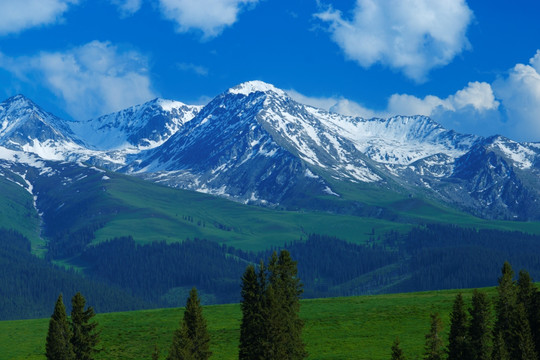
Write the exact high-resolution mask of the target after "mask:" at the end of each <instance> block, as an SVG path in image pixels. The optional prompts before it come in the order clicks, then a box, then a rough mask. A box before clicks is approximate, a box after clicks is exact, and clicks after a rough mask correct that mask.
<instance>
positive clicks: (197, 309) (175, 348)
mask: <svg viewBox="0 0 540 360" xmlns="http://www.w3.org/2000/svg"><path fill="white" fill-rule="evenodd" d="M211 355H212V352H211V351H210V334H209V333H208V328H207V326H206V320H205V318H204V317H203V314H202V306H201V302H200V300H199V296H198V294H197V289H195V288H193V289H191V291H190V292H189V297H188V299H187V303H186V310H185V311H184V317H183V320H182V325H181V328H180V329H178V330H176V331H175V332H174V336H173V342H172V345H171V350H170V351H169V356H168V359H169V360H188V359H189V360H207V359H209V358H210V356H211Z"/></svg>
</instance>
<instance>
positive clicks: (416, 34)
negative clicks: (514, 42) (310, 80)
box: [315, 0, 473, 81]
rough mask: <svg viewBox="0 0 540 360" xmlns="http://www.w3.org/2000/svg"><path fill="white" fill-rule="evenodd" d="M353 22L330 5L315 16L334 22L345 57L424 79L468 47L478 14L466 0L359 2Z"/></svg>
mask: <svg viewBox="0 0 540 360" xmlns="http://www.w3.org/2000/svg"><path fill="white" fill-rule="evenodd" d="M353 13H354V16H353V18H352V20H349V19H346V18H344V16H343V14H342V13H341V12H340V11H338V10H334V9H333V8H332V7H329V8H328V9H327V10H326V11H324V12H321V13H318V14H316V15H315V16H316V17H318V18H319V19H321V20H323V21H325V22H328V23H329V24H330V32H331V34H332V39H333V40H334V41H335V42H336V43H337V44H338V45H339V46H340V47H341V48H342V50H343V51H344V52H345V54H346V56H347V57H348V58H350V59H352V60H354V61H356V62H358V64H360V65H361V66H362V67H365V68H368V67H370V66H372V65H374V64H376V63H381V64H383V65H386V66H389V67H390V68H393V69H398V70H401V71H403V72H404V73H405V75H406V76H408V77H409V78H412V79H414V80H416V81H424V80H425V78H426V76H427V74H428V73H429V71H430V70H431V69H433V68H436V67H440V66H444V65H447V64H448V63H450V62H451V61H452V59H453V58H454V57H455V56H456V55H458V54H460V53H461V52H462V51H463V50H465V49H466V48H467V47H469V42H468V40H467V37H466V30H467V27H468V25H469V24H470V23H471V20H472V18H473V13H472V11H471V10H470V9H469V7H468V6H467V3H466V2H465V0H446V1H433V0H357V2H356V7H355V9H354V11H353Z"/></svg>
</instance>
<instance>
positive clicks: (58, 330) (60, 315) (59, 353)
mask: <svg viewBox="0 0 540 360" xmlns="http://www.w3.org/2000/svg"><path fill="white" fill-rule="evenodd" d="M70 339H71V329H70V327H69V323H68V320H67V315H66V307H65V306H64V302H63V300H62V294H60V296H58V300H56V304H55V306H54V312H53V314H52V316H51V319H50V321H49V331H48V333H47V340H46V344H45V356H46V357H47V359H49V360H75V354H74V353H73V348H72V347H71V342H70Z"/></svg>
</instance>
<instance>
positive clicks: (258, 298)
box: [152, 250, 307, 360]
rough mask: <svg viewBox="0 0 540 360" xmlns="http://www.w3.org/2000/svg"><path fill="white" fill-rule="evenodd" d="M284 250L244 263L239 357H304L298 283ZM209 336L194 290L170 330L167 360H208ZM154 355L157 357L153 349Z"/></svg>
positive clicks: (296, 359)
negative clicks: (177, 323) (178, 321)
mask: <svg viewBox="0 0 540 360" xmlns="http://www.w3.org/2000/svg"><path fill="white" fill-rule="evenodd" d="M297 272H298V270H297V264H296V261H293V260H292V258H291V256H290V254H289V252H288V251H286V250H282V251H281V252H280V253H279V255H278V254H277V253H276V252H274V253H273V254H272V256H271V257H270V259H269V261H268V265H265V264H264V262H262V261H261V263H260V265H259V266H258V269H256V268H255V266H254V265H248V267H247V268H246V271H245V273H244V276H243V277H242V290H241V295H242V302H241V309H242V321H241V324H240V344H239V359H240V360H242V359H245V360H247V359H250V360H300V359H304V358H306V357H307V352H306V351H305V344H304V342H303V341H302V327H303V325H304V323H303V321H302V320H301V319H300V317H299V315H298V313H299V311H300V295H301V294H302V284H301V282H300V279H299V278H298V276H297ZM211 355H212V352H211V351H210V335H209V333H208V327H207V324H206V320H205V319H204V317H203V314H202V306H201V304H200V300H199V297H198V294H197V289H195V288H193V289H192V290H191V292H190V294H189V297H188V299H187V303H186V309H185V311H184V316H183V319H182V322H181V324H180V328H179V329H177V330H176V331H175V332H174V335H173V339H172V344H171V347H170V349H169V354H168V356H167V360H207V359H209V358H210V356H211ZM152 358H153V359H157V358H159V350H158V349H157V348H156V349H155V350H154V353H153V354H152Z"/></svg>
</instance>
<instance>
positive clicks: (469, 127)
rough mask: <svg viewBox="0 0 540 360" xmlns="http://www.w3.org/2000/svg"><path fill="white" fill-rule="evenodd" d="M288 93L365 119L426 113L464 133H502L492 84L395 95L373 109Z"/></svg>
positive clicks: (334, 98) (329, 108)
mask: <svg viewBox="0 0 540 360" xmlns="http://www.w3.org/2000/svg"><path fill="white" fill-rule="evenodd" d="M287 93H288V94H289V95H290V96H291V97H292V98H293V99H294V100H296V101H298V102H300V103H303V104H308V105H311V106H315V107H318V108H321V109H325V110H328V111H331V112H335V113H339V114H343V115H349V116H359V117H362V118H373V117H379V118H388V117H391V116H395V115H425V116H430V117H431V118H433V119H434V120H436V121H438V122H440V123H441V124H442V125H444V126H445V127H447V128H450V129H454V130H457V131H459V132H464V133H475V134H481V135H492V134H494V133H497V132H500V131H499V130H500V126H501V124H502V123H501V122H500V116H498V109H499V105H500V104H499V101H497V100H496V99H495V95H494V94H493V90H492V88H491V85H490V84H488V83H485V82H470V83H469V84H467V86H466V87H465V88H463V89H461V90H458V91H457V92H456V93H455V94H452V95H449V96H447V97H446V98H440V97H438V96H434V95H427V96H425V97H423V98H419V97H416V96H414V95H409V94H393V95H392V96H390V97H389V98H388V102H387V105H386V108H385V109H382V110H374V109H369V108H367V107H365V106H363V105H361V104H359V103H357V102H354V101H352V100H348V99H345V98H342V97H309V96H306V95H303V94H301V93H299V92H297V91H295V90H287Z"/></svg>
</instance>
